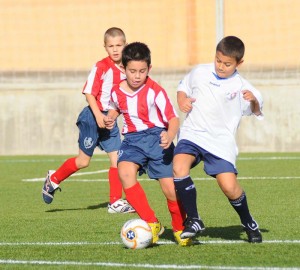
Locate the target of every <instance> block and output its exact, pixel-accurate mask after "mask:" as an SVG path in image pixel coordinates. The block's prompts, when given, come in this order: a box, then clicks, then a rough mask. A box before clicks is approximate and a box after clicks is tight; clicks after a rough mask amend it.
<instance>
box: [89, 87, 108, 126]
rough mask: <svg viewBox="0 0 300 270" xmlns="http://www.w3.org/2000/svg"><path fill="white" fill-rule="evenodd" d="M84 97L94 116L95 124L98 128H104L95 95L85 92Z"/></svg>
mask: <svg viewBox="0 0 300 270" xmlns="http://www.w3.org/2000/svg"><path fill="white" fill-rule="evenodd" d="M85 98H86V101H87V102H88V104H89V106H90V108H91V110H92V112H93V114H94V116H95V118H96V122H97V125H98V126H99V127H100V128H105V125H104V122H103V117H104V114H103V113H102V112H101V111H100V110H99V108H98V105H97V101H96V99H95V97H94V96H93V95H91V94H87V93H85Z"/></svg>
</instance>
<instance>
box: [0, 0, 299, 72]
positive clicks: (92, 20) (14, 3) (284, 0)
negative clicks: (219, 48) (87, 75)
mask: <svg viewBox="0 0 300 270" xmlns="http://www.w3.org/2000/svg"><path fill="white" fill-rule="evenodd" d="M215 3H216V1H215V0H126V1H121V0H110V1H107V0H88V1H86V0H55V1H53V0H0V6H1V9H0V26H1V32H0V71H2V70H3V71H6V70H17V71H19V70H86V69H90V68H91V66H92V64H93V63H94V62H95V61H96V60H98V59H100V58H103V57H104V56H105V55H106V54H105V51H104V49H103V47H102V46H103V34H104V32H105V31H106V29H107V28H109V27H112V26H118V27H121V28H123V29H124V31H125V33H126V35H127V40H128V42H132V41H143V42H145V43H147V44H148V45H149V47H150V48H151V50H152V56H153V64H154V67H156V68H157V67H158V68H178V67H187V66H191V65H194V64H196V63H198V62H208V61H209V62H210V61H211V60H212V58H213V53H214V49H215V44H216V6H215ZM299 12H300V1H299V0H263V1H262V0H242V1H241V0H225V1H224V35H237V36H239V37H241V38H242V39H243V40H244V42H245V44H246V56H245V57H246V61H247V63H248V65H251V66H252V65H253V66H256V67H257V66H258V67H261V68H264V67H268V68H278V67H285V68H291V67H298V68H299V64H300V62H299V61H300V60H299V58H297V57H295V55H297V53H298V48H299V47H300V35H299V31H297V30H298V29H299V28H300V16H299Z"/></svg>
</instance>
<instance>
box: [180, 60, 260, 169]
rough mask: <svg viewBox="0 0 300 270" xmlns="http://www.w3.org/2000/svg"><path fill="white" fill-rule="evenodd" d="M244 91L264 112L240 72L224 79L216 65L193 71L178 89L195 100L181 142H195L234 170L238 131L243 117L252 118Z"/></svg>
mask: <svg viewBox="0 0 300 270" xmlns="http://www.w3.org/2000/svg"><path fill="white" fill-rule="evenodd" d="M242 90H249V91H251V92H252V93H253V94H254V96H255V97H256V98H257V100H258V102H259V104H260V108H261V109H262V104H263V100H262V96H261V94H260V93H259V92H258V91H257V90H256V89H255V88H254V87H253V86H252V85H251V84H250V83H249V82H248V81H246V80H245V79H244V78H242V77H241V75H240V74H239V73H238V72H237V71H236V72H235V73H234V74H233V75H232V76H231V77H229V78H225V79H222V78H219V77H218V76H217V75H216V73H215V68H214V64H206V65H198V66H196V67H195V68H193V70H192V71H191V72H190V73H188V74H187V75H186V76H185V77H184V79H183V80H182V81H181V82H180V83H179V86H178V89H177V91H182V92H185V93H186V94H187V96H188V97H191V98H195V99H196V101H195V102H194V103H193V105H192V106H193V108H192V110H191V111H190V112H189V113H188V114H187V115H186V118H185V120H184V122H183V124H182V126H181V128H180V133H179V138H178V141H179V140H182V139H186V140H189V141H192V142H193V143H195V144H197V145H199V146H200V147H202V148H203V149H205V150H207V151H208V152H210V153H212V154H214V155H216V156H218V157H220V158H222V159H224V160H227V161H229V162H230V163H232V164H233V165H234V166H235V162H236V156H237V155H238V148H237V145H236V140H235V135H236V131H237V128H238V126H239V123H240V120H241V117H242V116H244V115H251V114H252V111H251V108H250V102H249V101H246V100H244V98H243V94H242V93H241V91H242Z"/></svg>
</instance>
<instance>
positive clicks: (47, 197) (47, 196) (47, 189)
mask: <svg viewBox="0 0 300 270" xmlns="http://www.w3.org/2000/svg"><path fill="white" fill-rule="evenodd" d="M54 172H55V171H48V174H47V176H46V179H45V182H44V186H43V188H42V194H43V199H44V202H45V203H48V204H49V203H52V201H53V197H54V193H55V192H56V191H57V190H59V191H61V188H60V187H58V186H57V187H56V188H54V187H53V185H52V182H51V180H50V177H51V175H52V174H53V173H54Z"/></svg>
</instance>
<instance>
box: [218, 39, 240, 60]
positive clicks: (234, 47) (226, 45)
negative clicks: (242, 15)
mask: <svg viewBox="0 0 300 270" xmlns="http://www.w3.org/2000/svg"><path fill="white" fill-rule="evenodd" d="M216 51H219V52H221V53H222V54H223V55H225V56H229V57H233V58H235V60H236V61H237V62H238V63H239V62H240V61H241V60H242V58H243V57H244V53H245V45H244V43H243V41H241V40H240V39H239V38H238V37H235V36H228V37H224V38H223V39H222V40H221V41H220V42H219V43H218V45H217V49H216Z"/></svg>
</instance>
